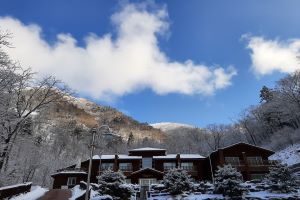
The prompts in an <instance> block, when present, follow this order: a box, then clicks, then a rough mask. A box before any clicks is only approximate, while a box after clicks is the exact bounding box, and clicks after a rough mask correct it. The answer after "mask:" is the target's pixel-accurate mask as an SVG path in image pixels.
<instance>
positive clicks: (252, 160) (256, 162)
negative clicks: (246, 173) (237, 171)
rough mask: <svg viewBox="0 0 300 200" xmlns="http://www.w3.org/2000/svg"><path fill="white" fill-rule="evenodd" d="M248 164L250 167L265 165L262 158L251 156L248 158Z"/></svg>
mask: <svg viewBox="0 0 300 200" xmlns="http://www.w3.org/2000/svg"><path fill="white" fill-rule="evenodd" d="M247 163H248V165H250V166H261V165H263V164H264V163H263V159H262V157H261V156H249V157H247Z"/></svg>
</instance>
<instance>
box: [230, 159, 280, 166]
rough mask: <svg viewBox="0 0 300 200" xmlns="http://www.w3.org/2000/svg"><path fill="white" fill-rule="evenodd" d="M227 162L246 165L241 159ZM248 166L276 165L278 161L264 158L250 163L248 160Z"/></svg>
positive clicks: (234, 164) (233, 164)
mask: <svg viewBox="0 0 300 200" xmlns="http://www.w3.org/2000/svg"><path fill="white" fill-rule="evenodd" d="M225 164H230V165H232V166H233V167H244V166H246V164H245V162H244V161H242V160H240V162H239V163H229V162H225ZM247 164H248V167H257V166H274V165H276V164H278V161H276V160H263V161H262V162H257V163H250V162H249V161H248V163H247Z"/></svg>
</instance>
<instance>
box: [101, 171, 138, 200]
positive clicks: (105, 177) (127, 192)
mask: <svg viewBox="0 0 300 200" xmlns="http://www.w3.org/2000/svg"><path fill="white" fill-rule="evenodd" d="M98 184H99V192H100V194H102V195H110V196H112V197H113V199H116V200H117V199H122V200H125V199H130V196H131V194H132V192H133V190H132V188H131V187H130V186H129V185H126V184H125V176H124V175H123V174H122V173H121V172H114V171H111V170H107V171H104V172H103V174H101V176H99V177H98Z"/></svg>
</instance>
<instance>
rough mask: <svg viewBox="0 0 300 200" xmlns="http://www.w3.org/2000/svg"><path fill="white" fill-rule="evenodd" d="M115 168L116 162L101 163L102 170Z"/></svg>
mask: <svg viewBox="0 0 300 200" xmlns="http://www.w3.org/2000/svg"><path fill="white" fill-rule="evenodd" d="M109 169H110V170H113V169H114V163H101V170H102V171H104V170H109Z"/></svg>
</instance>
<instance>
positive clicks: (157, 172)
mask: <svg viewBox="0 0 300 200" xmlns="http://www.w3.org/2000/svg"><path fill="white" fill-rule="evenodd" d="M145 172H153V173H155V174H160V175H163V174H164V173H163V172H161V171H158V170H156V169H152V168H144V169H140V170H138V171H135V172H132V173H131V175H136V174H141V173H145Z"/></svg>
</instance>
